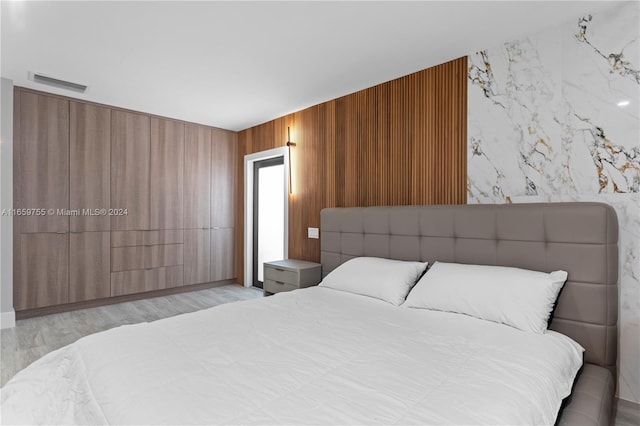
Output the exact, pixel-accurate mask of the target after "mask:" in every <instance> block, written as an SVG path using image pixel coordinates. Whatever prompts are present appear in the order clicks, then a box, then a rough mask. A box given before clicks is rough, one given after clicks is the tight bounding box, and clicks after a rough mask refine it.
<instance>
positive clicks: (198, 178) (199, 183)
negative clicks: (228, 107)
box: [184, 124, 211, 229]
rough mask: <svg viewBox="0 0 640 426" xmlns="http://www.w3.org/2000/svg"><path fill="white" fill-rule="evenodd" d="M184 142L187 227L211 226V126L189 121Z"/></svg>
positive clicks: (185, 218) (185, 220) (185, 214)
mask: <svg viewBox="0 0 640 426" xmlns="http://www.w3.org/2000/svg"><path fill="white" fill-rule="evenodd" d="M184 142H185V146H184V227H185V229H196V228H199V229H203V228H207V229H208V228H209V227H210V226H211V220H210V216H211V129H210V128H209V127H204V126H197V125H191V124H187V125H186V127H185V140H184Z"/></svg>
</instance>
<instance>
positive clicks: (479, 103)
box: [467, 2, 640, 402]
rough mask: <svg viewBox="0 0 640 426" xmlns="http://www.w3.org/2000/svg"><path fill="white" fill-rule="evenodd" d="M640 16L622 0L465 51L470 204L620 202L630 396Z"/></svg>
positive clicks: (638, 228)
mask: <svg viewBox="0 0 640 426" xmlns="http://www.w3.org/2000/svg"><path fill="white" fill-rule="evenodd" d="M638 22H640V5H639V4H638V2H627V3H616V4H613V5H612V6H611V7H609V8H608V9H606V10H604V11H601V12H600V13H598V14H595V15H589V13H588V11H585V14H584V15H582V16H576V19H575V20H573V21H570V22H567V23H566V24H564V25H561V26H558V27H556V28H551V29H547V30H546V31H544V32H541V33H538V34H532V35H530V36H528V37H525V38H522V39H520V40H515V41H510V42H507V43H504V44H503V45H500V46H493V47H491V46H489V47H488V48H487V49H486V50H483V51H481V52H474V53H472V54H470V55H469V89H468V140H469V142H468V169H467V173H468V202H469V203H503V202H537V201H601V202H606V203H609V204H611V205H613V206H614V207H615V209H616V211H617V213H618V220H619V222H620V274H619V277H620V280H619V285H620V291H619V294H620V314H619V315H620V317H619V326H620V348H619V356H620V375H619V395H620V397H621V398H623V399H627V400H631V401H635V402H640V109H639V106H640V26H639V25H638ZM626 102H628V104H626V105H624V103H626ZM620 103H622V104H620ZM619 104H620V105H619Z"/></svg>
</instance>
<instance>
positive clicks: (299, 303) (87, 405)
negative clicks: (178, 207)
mask: <svg viewBox="0 0 640 426" xmlns="http://www.w3.org/2000/svg"><path fill="white" fill-rule="evenodd" d="M581 364H582V348H581V347H580V346H579V345H578V344H577V343H575V342H574V341H572V340H571V339H569V338H568V337H566V336H563V335H561V334H558V333H554V332H547V333H546V334H543V335H538V334H533V333H526V332H522V331H519V330H516V329H514V328H511V327H508V326H505V325H500V324H495V323H491V322H488V321H483V320H478V319H474V318H471V317H467V316H464V315H459V314H450V313H442V312H435V311H428V310H422V309H409V308H404V307H396V306H392V305H390V304H388V303H386V302H382V301H379V300H377V299H372V298H368V297H364V296H358V295H354V294H350V293H345V292H342V291H338V290H332V289H328V288H319V287H314V288H309V289H305V290H297V291H293V292H288V293H281V294H279V295H276V296H272V297H269V298H266V299H259V300H250V301H245V302H238V303H230V304H226V305H221V306H218V307H215V308H211V309H207V310H204V311H200V312H195V313H192V314H186V315H180V316H177V317H173V318H168V319H165V320H161V321H156V322H152V323H143V324H138V325H130V326H123V327H119V328H116V329H112V330H109V331H106V332H102V333H97V334H94V335H91V336H87V337H85V338H83V339H80V340H79V341H77V342H76V343H74V344H71V345H69V346H66V347H64V348H62V349H59V350H57V351H55V352H52V353H50V354H48V355H46V356H45V357H43V358H42V359H40V360H39V361H36V362H35V363H33V364H32V365H31V366H29V367H28V368H26V369H25V370H23V371H21V372H20V373H18V374H17V375H16V376H15V377H14V378H13V379H12V380H11V381H9V382H8V383H7V385H6V386H5V387H4V388H3V389H2V390H1V393H2V407H1V408H2V411H1V413H2V414H1V415H2V418H1V421H2V423H3V424H15V423H46V424H52V423H53V424H56V423H57V424H74V423H81V424H372V423H376V424H427V423H430V424H553V423H554V420H555V418H556V415H557V413H558V409H559V407H560V404H561V401H562V399H563V398H564V397H566V396H567V395H568V394H569V392H570V389H571V385H572V383H573V379H574V378H575V375H576V373H577V371H578V369H579V368H580V366H581Z"/></svg>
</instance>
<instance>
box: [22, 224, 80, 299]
mask: <svg viewBox="0 0 640 426" xmlns="http://www.w3.org/2000/svg"><path fill="white" fill-rule="evenodd" d="M19 259H20V260H19V263H18V264H19V268H20V271H19V280H20V281H19V285H17V286H16V287H15V289H14V292H15V293H14V306H15V309H16V310H17V311H22V310H25V309H33V308H42V307H45V306H53V305H60V304H63V303H67V302H68V301H69V234H68V233H60V234H58V233H34V234H21V235H20V253H19Z"/></svg>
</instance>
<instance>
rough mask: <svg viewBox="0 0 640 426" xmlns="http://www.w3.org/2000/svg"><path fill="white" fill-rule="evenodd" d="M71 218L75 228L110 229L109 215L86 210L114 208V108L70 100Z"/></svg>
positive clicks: (89, 229) (73, 229)
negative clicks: (112, 181) (112, 160)
mask: <svg viewBox="0 0 640 426" xmlns="http://www.w3.org/2000/svg"><path fill="white" fill-rule="evenodd" d="M70 123H71V129H70V139H69V144H70V148H69V159H70V166H71V168H70V178H71V179H70V182H69V191H70V197H69V198H70V199H69V208H70V209H71V210H75V211H80V212H81V214H80V215H74V216H70V217H69V222H70V223H69V226H70V227H71V231H74V232H79V231H109V229H110V218H109V215H108V214H102V213H98V214H95V215H94V214H92V215H88V214H83V210H91V211H92V213H96V210H100V209H104V211H106V212H107V213H108V211H109V207H111V202H110V201H111V110H110V109H109V108H103V107H99V106H95V105H89V104H85V103H81V102H71V103H70Z"/></svg>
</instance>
